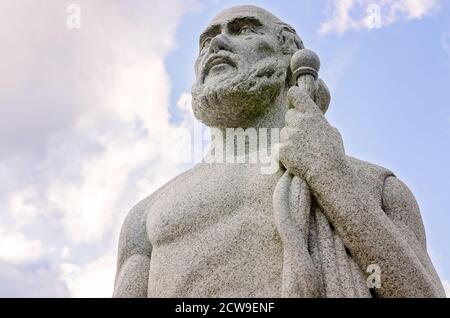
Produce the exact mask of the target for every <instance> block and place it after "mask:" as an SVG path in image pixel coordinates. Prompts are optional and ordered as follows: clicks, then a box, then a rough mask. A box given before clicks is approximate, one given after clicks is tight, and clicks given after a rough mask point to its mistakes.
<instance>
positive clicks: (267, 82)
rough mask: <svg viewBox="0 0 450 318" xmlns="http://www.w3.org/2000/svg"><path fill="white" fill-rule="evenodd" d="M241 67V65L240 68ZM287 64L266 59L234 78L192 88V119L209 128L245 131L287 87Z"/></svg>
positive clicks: (219, 78) (218, 77) (222, 78)
mask: <svg viewBox="0 0 450 318" xmlns="http://www.w3.org/2000/svg"><path fill="white" fill-rule="evenodd" d="M240 65H242V64H240ZM288 67H289V64H288V63H287V62H286V59H282V58H275V57H270V58H265V59H262V60H260V61H258V62H257V63H255V64H253V65H252V66H251V67H248V68H247V69H245V70H242V69H241V68H242V67H240V68H239V69H238V70H237V75H234V76H226V73H225V74H224V76H220V75H218V76H217V78H215V79H212V80H211V81H209V82H205V83H200V82H196V84H194V86H193V87H192V109H193V111H194V115H195V117H196V118H197V119H198V120H200V121H201V122H203V123H204V124H205V125H207V126H210V127H220V128H228V127H229V128H236V127H242V128H247V127H248V125H249V123H250V122H251V121H252V120H253V119H255V118H257V117H258V116H260V115H262V114H263V113H264V112H266V111H267V109H268V108H269V107H270V106H271V105H272V104H273V102H274V101H275V98H276V97H277V96H278V94H279V93H280V91H281V89H282V88H284V87H285V85H286V78H287V72H288Z"/></svg>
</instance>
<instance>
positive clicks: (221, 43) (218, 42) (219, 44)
mask: <svg viewBox="0 0 450 318" xmlns="http://www.w3.org/2000/svg"><path fill="white" fill-rule="evenodd" d="M221 50H225V51H230V52H231V44H230V41H229V39H228V37H227V36H226V35H225V34H223V33H222V34H219V35H217V36H215V37H214V38H213V39H212V40H211V43H210V46H209V51H210V53H217V52H219V51H221Z"/></svg>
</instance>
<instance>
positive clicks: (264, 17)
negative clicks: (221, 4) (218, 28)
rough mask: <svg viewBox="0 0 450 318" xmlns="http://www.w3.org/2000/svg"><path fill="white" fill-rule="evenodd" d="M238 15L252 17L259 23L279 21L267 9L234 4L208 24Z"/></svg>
mask: <svg viewBox="0 0 450 318" xmlns="http://www.w3.org/2000/svg"><path fill="white" fill-rule="evenodd" d="M238 17H253V18H256V19H258V20H260V21H261V23H263V24H266V23H279V22H281V21H280V19H278V18H277V17H276V16H274V15H273V14H272V13H270V12H269V11H267V10H264V9H262V8H259V7H256V6H248V5H246V6H236V7H232V8H229V9H226V10H224V11H222V12H220V13H219V14H218V15H216V16H215V17H214V18H213V19H212V20H211V22H210V23H209V25H216V24H223V23H226V22H228V21H230V20H233V19H235V18H238Z"/></svg>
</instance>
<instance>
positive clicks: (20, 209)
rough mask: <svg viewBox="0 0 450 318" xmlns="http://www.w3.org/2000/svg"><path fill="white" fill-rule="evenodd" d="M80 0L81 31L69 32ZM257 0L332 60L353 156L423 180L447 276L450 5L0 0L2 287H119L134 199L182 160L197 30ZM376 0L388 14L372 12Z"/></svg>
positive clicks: (333, 84) (98, 290)
mask: <svg viewBox="0 0 450 318" xmlns="http://www.w3.org/2000/svg"><path fill="white" fill-rule="evenodd" d="M70 3H77V4H79V7H80V9H81V28H80V29H75V30H72V29H68V28H67V26H66V18H67V12H66V8H67V6H68V4H70ZM237 4H255V5H258V6H261V7H263V8H266V9H268V10H269V11H271V12H273V13H274V14H275V15H277V16H278V17H279V18H281V19H282V20H284V21H286V22H287V23H289V24H291V25H292V26H293V27H294V28H295V29H296V30H297V32H298V34H299V35H300V37H301V38H302V39H303V41H304V43H305V45H306V46H307V47H308V48H310V49H313V50H314V51H316V52H317V53H318V54H319V56H320V58H321V61H322V66H321V71H320V74H321V77H322V78H323V79H324V80H325V82H326V83H327V84H328V86H329V87H330V90H331V95H332V102H331V105H330V108H329V111H328V113H327V118H328V119H329V121H330V122H331V123H332V125H334V126H335V127H337V128H338V129H339V130H340V132H341V134H342V136H343V139H344V143H345V148H346V151H347V154H349V155H352V156H355V157H358V158H360V159H363V160H367V161H370V162H373V163H376V164H379V165H382V166H385V167H387V168H389V169H391V170H392V171H393V172H394V173H395V174H396V175H397V176H398V177H399V178H400V179H402V180H403V181H404V182H405V183H406V184H407V185H408V186H409V187H410V188H411V190H412V191H413V193H414V194H415V196H416V199H417V201H418V203H419V205H420V208H421V211H422V217H423V220H424V224H425V227H426V232H427V239H428V250H429V253H430V255H431V257H432V259H433V262H434V265H435V267H436V269H437V270H438V272H439V274H440V277H441V279H442V280H443V281H444V284H445V285H446V287H447V289H450V283H449V282H450V249H449V248H448V245H449V241H450V234H449V231H448V228H449V226H450V216H449V214H448V212H447V211H448V207H449V206H450V195H449V194H450V193H449V190H450V167H449V163H450V147H449V144H450V107H449V106H450V105H449V103H450V102H449V101H450V4H449V3H448V2H446V1H439V0H384V1H376V0H372V1H370V0H358V1H356V0H354V1H353V0H344V1H339V0H319V1H312V0H303V1H299V0H296V1H294V0H292V1H268V0H265V1H263V0H262V1H231V0H230V1H228V0H222V1H220V0H219V1H218V0H167V1H145V0H133V1H127V2H123V1H118V0H117V1H109V0H95V1H92V0H80V1H56V0H53V1H48V2H46V5H45V6H42V5H39V4H36V2H35V1H30V0H20V1H16V0H4V1H2V2H1V4H0V21H1V22H0V39H2V40H1V41H0V49H1V50H2V55H3V58H2V60H1V61H0V110H1V111H2V117H1V118H0V296H3V297H4V296H31V297H36V296H40V297H46V296H57V297H69V296H70V297H86V296H98V297H108V296H110V295H111V292H112V282H113V278H114V273H115V257H116V246H117V242H118V233H119V230H120V226H121V223H122V221H123V218H124V216H125V215H126V212H127V211H128V210H129V209H130V208H131V207H132V206H133V205H134V204H135V203H136V202H138V201H139V200H140V199H142V198H143V197H145V196H146V195H148V194H150V193H152V192H153V191H155V190H156V189H157V188H158V187H160V186H161V185H162V184H164V183H165V182H167V181H168V180H170V179H171V178H173V177H174V176H176V175H177V174H179V173H181V172H182V171H183V170H184V169H186V168H188V167H189V166H190V165H192V164H193V163H192V162H190V163H188V164H186V160H185V158H180V155H179V154H180V153H185V152H186V149H187V148H188V146H187V142H186V141H185V139H184V137H185V136H186V135H188V134H190V132H191V130H192V127H193V125H194V119H193V117H192V113H191V112H190V110H189V92H190V87H191V84H192V82H193V79H194V71H193V63H194V60H195V57H196V55H197V52H198V46H197V43H198V35H199V33H200V32H201V31H202V30H203V28H204V27H205V26H206V24H207V23H208V22H209V20H210V19H211V18H212V17H213V16H214V15H215V14H216V13H218V12H219V11H220V10H222V9H224V8H227V7H230V6H233V5H237ZM373 4H376V5H377V4H378V5H379V8H380V19H381V20H380V27H379V28H368V27H367V25H366V24H365V22H364V21H365V20H364V19H365V17H367V15H368V13H367V11H366V10H367V7H368V6H370V5H373Z"/></svg>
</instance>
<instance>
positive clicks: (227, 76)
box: [192, 6, 303, 127]
mask: <svg viewBox="0 0 450 318" xmlns="http://www.w3.org/2000/svg"><path fill="white" fill-rule="evenodd" d="M199 43H200V52H199V56H198V58H197V61H196V63H195V72H196V82H195V84H194V85H193V87H192V97H193V99H192V106H193V110H194V114H195V116H196V117H197V118H198V119H199V120H200V121H202V122H203V123H205V124H206V125H208V126H212V127H245V126H246V125H247V124H248V123H249V122H251V121H252V120H253V119H254V118H256V117H258V116H261V115H262V114H263V113H264V112H266V111H267V109H268V108H269V107H270V106H271V105H273V102H274V100H275V99H276V98H277V97H278V95H279V94H280V93H281V92H282V91H285V89H286V88H287V86H289V85H290V75H291V74H290V71H289V63H290V59H291V56H292V55H293V54H294V53H295V52H296V51H297V50H299V49H301V48H303V43H302V41H301V40H300V38H299V37H298V35H297V34H296V32H295V30H294V29H293V28H292V27H290V26H289V25H288V24H286V23H283V22H281V21H280V20H279V19H278V18H276V17H275V16H274V15H272V14H271V13H270V12H268V11H266V10H264V9H261V8H258V7H255V6H238V7H233V8H230V9H227V10H225V11H223V12H221V13H220V14H219V15H217V16H216V17H215V18H214V19H213V20H212V21H211V22H210V23H209V25H208V26H207V27H206V29H205V30H204V31H203V33H202V34H201V35H200V42H199Z"/></svg>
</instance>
